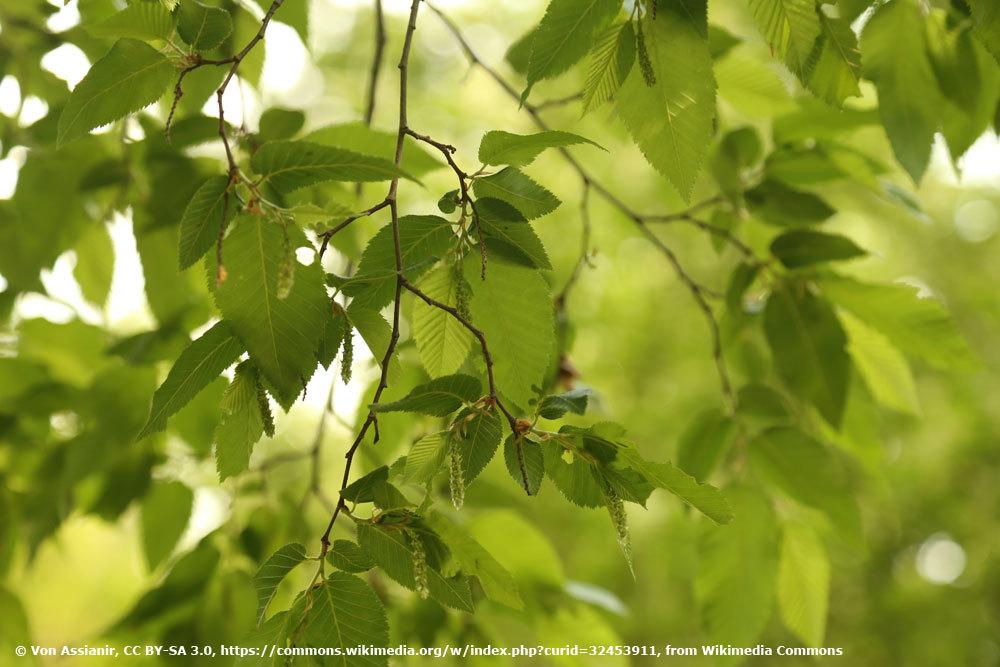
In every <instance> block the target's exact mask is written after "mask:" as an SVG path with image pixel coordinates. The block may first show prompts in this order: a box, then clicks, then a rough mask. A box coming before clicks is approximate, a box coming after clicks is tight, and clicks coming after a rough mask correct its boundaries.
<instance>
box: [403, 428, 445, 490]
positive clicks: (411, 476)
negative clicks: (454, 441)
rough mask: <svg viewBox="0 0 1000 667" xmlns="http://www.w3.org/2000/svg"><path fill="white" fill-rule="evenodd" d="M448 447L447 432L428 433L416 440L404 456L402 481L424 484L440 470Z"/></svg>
mask: <svg viewBox="0 0 1000 667" xmlns="http://www.w3.org/2000/svg"><path fill="white" fill-rule="evenodd" d="M449 446H450V440H449V436H448V432H447V431H440V432H438V433H430V434H428V435H425V436H424V437H422V438H420V439H419V440H417V441H416V442H415V443H413V446H412V447H410V451H409V453H408V454H407V455H406V465H405V466H404V467H403V480H404V481H406V482H412V483H414V484H425V483H426V482H427V481H429V480H430V479H431V478H432V477H434V475H436V474H437V472H438V471H439V470H440V469H441V465H442V464H443V463H444V457H445V456H446V455H447V454H448V448H449Z"/></svg>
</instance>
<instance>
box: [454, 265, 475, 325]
mask: <svg viewBox="0 0 1000 667" xmlns="http://www.w3.org/2000/svg"><path fill="white" fill-rule="evenodd" d="M471 296H472V286H471V285H470V284H469V281H468V280H466V279H465V276H464V275H462V273H461V272H459V271H456V272H455V310H457V311H458V314H459V315H461V316H462V317H463V318H464V319H466V320H471V319H472V311H471V310H470V309H469V299H470V298H471Z"/></svg>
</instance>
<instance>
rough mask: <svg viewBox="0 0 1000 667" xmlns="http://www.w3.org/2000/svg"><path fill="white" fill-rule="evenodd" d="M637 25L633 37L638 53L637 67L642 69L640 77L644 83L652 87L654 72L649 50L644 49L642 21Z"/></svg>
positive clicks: (644, 39)
mask: <svg viewBox="0 0 1000 667" xmlns="http://www.w3.org/2000/svg"><path fill="white" fill-rule="evenodd" d="M637 27H638V30H637V31H636V33H635V39H636V46H637V53H638V55H639V69H640V70H641V71H642V78H643V80H644V81H645V82H646V85H647V86H649V87H650V88H652V87H653V86H655V85H656V73H655V72H654V71H653V61H652V60H650V58H649V51H647V50H646V38H645V36H644V35H643V34H642V21H639V22H638V24H637Z"/></svg>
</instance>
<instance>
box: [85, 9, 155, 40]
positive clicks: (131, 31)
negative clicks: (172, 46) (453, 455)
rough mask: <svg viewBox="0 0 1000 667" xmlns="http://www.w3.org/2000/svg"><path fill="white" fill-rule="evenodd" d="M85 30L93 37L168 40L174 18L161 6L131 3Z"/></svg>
mask: <svg viewBox="0 0 1000 667" xmlns="http://www.w3.org/2000/svg"><path fill="white" fill-rule="evenodd" d="M86 30H87V32H89V33H90V34H91V35H93V36H95V37H131V38H133V39H143V40H153V39H168V38H169V37H170V35H171V34H172V33H173V32H174V16H173V14H171V13H170V12H169V11H167V9H166V8H165V7H164V6H163V5H159V4H156V3H152V2H133V3H132V4H131V5H129V6H127V7H126V8H125V9H123V10H121V11H120V12H115V13H114V14H112V15H111V16H109V17H108V18H106V19H104V20H103V21H98V22H97V23H95V24H93V25H91V26H88V27H87V28H86Z"/></svg>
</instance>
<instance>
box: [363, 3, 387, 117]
mask: <svg viewBox="0 0 1000 667" xmlns="http://www.w3.org/2000/svg"><path fill="white" fill-rule="evenodd" d="M385 43H386V36H385V13H384V12H383V11H382V0H375V52H374V54H373V55H372V69H371V73H370V74H369V75H368V103H367V104H366V105H365V125H368V126H369V127H370V126H371V124H372V118H374V117H375V102H376V99H375V96H376V93H377V92H378V78H379V73H380V72H381V70H382V56H383V54H384V53H385Z"/></svg>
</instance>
